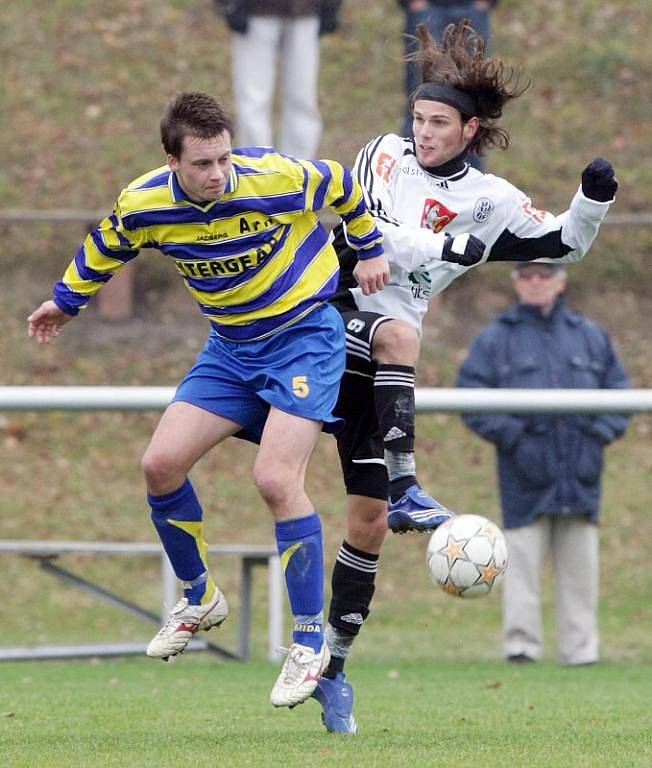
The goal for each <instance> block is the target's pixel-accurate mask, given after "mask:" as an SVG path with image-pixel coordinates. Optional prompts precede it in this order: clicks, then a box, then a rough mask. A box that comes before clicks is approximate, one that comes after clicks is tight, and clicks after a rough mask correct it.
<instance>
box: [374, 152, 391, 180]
mask: <svg viewBox="0 0 652 768" xmlns="http://www.w3.org/2000/svg"><path fill="white" fill-rule="evenodd" d="M395 169H396V158H394V157H392V156H391V155H388V154H387V152H381V154H380V155H379V156H378V162H377V163H376V173H377V174H378V176H379V177H380V178H381V179H382V180H383V181H384V182H385V184H388V183H389V180H390V179H391V178H392V174H393V173H394V170H395Z"/></svg>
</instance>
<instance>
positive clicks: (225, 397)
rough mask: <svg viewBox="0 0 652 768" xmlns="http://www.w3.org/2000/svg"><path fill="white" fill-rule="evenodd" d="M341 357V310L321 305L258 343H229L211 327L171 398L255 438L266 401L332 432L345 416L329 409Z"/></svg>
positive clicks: (342, 361) (262, 421) (333, 400)
mask: <svg viewBox="0 0 652 768" xmlns="http://www.w3.org/2000/svg"><path fill="white" fill-rule="evenodd" d="M345 358H346V352H345V341H344V324H343V322H342V316H341V315H340V313H339V312H338V311H337V310H336V309H335V308H334V307H331V306H330V305H329V304H323V305H322V306H320V307H319V308H317V309H316V310H314V311H313V312H311V313H310V314H309V315H308V316H307V317H304V318H303V319H302V320H299V321H298V322H297V323H294V325H291V326H290V327H289V328H286V329H285V330H283V331H279V332H278V333H275V334H274V335H273V336H270V337H269V338H268V339H263V340H262V341H251V342H232V341H226V340H225V339H221V338H219V337H218V336H217V335H216V334H214V333H211V334H210V335H209V337H208V341H207V342H206V346H205V347H204V349H203V351H202V352H201V353H200V355H199V357H198V358H197V362H196V363H195V365H194V366H193V367H192V368H191V369H190V371H189V372H188V374H187V375H186V377H185V379H184V380H183V381H182V382H181V384H180V385H179V387H178V389H177V391H176V393H175V395H174V398H173V399H172V402H183V403H190V404H191V405H196V406H197V407H198V408H203V409H204V410H205V411H209V412H210V413H214V414H216V415H217V416H222V417H224V418H225V419H230V420H231V421H234V422H235V423H236V424H239V425H240V426H241V427H242V431H241V432H239V433H238V435H237V437H243V438H245V439H247V440H251V441H252V442H255V443H259V442H260V438H261V436H262V433H263V428H264V426H265V421H266V419H267V414H268V413H269V407H270V406H274V408H278V409H279V410H281V411H285V412H286V413H291V414H292V415H294V416H300V417H301V418H304V419H312V420H313V421H321V422H323V429H324V431H325V432H337V431H339V430H340V429H341V428H342V426H343V424H344V422H343V420H342V419H339V418H337V417H336V416H333V409H334V408H335V404H336V402H337V396H338V393H339V387H340V379H341V378H342V374H343V373H344V367H345Z"/></svg>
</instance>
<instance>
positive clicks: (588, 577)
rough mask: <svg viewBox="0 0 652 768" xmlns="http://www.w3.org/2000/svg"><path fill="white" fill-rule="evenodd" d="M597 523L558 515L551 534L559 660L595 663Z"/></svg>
mask: <svg viewBox="0 0 652 768" xmlns="http://www.w3.org/2000/svg"><path fill="white" fill-rule="evenodd" d="M598 538H599V537H598V526H597V525H593V524H592V523H589V522H587V521H586V520H585V519H584V518H580V517H572V518H557V519H555V520H554V528H553V535H552V558H553V565H554V570H555V598H556V606H557V638H558V642H557V657H558V659H559V663H560V664H566V665H577V664H594V663H595V662H596V661H598V658H599V650H598V645H599V639H598V585H599V565H598V563H599V558H598V548H599V542H598Z"/></svg>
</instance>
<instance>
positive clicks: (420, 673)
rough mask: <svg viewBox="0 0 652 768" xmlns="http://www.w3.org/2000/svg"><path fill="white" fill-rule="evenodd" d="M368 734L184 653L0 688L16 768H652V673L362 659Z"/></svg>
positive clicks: (358, 670) (40, 676)
mask: <svg viewBox="0 0 652 768" xmlns="http://www.w3.org/2000/svg"><path fill="white" fill-rule="evenodd" d="M351 666H352V669H353V670H354V671H352V679H353V681H354V683H355V685H356V693H357V706H356V711H357V714H358V719H359V724H360V728H361V731H360V734H359V735H358V736H357V737H355V738H354V739H351V738H348V737H346V736H341V735H333V734H327V733H326V732H325V730H324V729H323V727H322V725H321V722H320V715H319V712H320V709H319V705H318V704H317V703H316V702H314V701H309V702H307V703H306V704H305V705H302V706H300V707H297V708H296V709H295V710H292V711H289V710H285V709H283V710H274V709H273V707H272V706H271V705H270V704H269V703H268V695H269V690H270V688H271V685H272V683H273V681H274V679H275V675H276V669H275V667H273V666H272V665H270V664H265V663H263V662H258V663H252V664H238V663H233V662H224V663H217V662H214V661H212V660H211V659H208V658H206V657H204V658H197V657H192V658H184V659H182V660H180V661H179V662H177V664H175V665H173V666H169V665H163V664H160V663H158V662H153V661H152V660H144V659H143V660H133V659H132V660H120V661H111V662H101V663H97V664H87V663H86V664H80V663H66V664H59V663H56V664H52V663H51V664H41V665H34V664H10V665H5V666H3V667H2V677H1V682H0V710H2V711H0V755H1V756H2V764H3V766H8V767H9V768H33V767H34V766H37V765H38V766H40V767H41V768H68V767H70V768H72V767H73V766H84V768H93V767H94V766H98V768H100V767H101V768H112V767H113V766H115V767H116V768H125V766H129V768H145V767H147V768H166V767H167V766H177V765H180V764H181V765H197V766H214V765H215V766H228V768H240V766H242V767H243V768H245V767H247V768H248V767H249V766H263V765H265V766H284V768H295V767H296V768H305V766H307V765H328V766H338V767H339V766H345V765H357V766H360V768H367V767H369V768H371V767H372V766H373V767H374V768H394V767H396V768H399V767H402V766H410V767H411V768H416V766H433V767H435V766H441V768H451V766H459V767H460V768H476V767H477V766H484V765H491V766H496V767H497V768H507V767H508V766H509V767H511V766H523V767H525V766H527V768H568V767H569V766H573V768H596V766H605V765H618V766H621V767H622V768H647V766H649V765H650V764H651V763H652V739H651V737H650V729H649V701H650V697H651V696H652V671H651V670H650V668H649V667H648V668H644V669H642V668H640V667H638V666H632V665H628V664H605V665H601V666H596V667H586V668H581V669H560V668H558V667H555V666H552V665H549V664H541V665H535V666H532V667H527V668H523V667H519V668H511V667H510V668H508V667H507V666H506V665H504V664H501V665H499V664H497V663H491V662H465V661H452V662H451V661H447V662H445V663H437V662H436V661H434V660H433V659H432V658H427V659H409V658H402V659H401V660H400V661H398V660H397V661H396V663H388V662H384V663H369V662H365V663H360V664H356V665H351Z"/></svg>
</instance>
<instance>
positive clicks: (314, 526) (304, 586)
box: [276, 512, 324, 651]
mask: <svg viewBox="0 0 652 768" xmlns="http://www.w3.org/2000/svg"><path fill="white" fill-rule="evenodd" d="M276 544H277V546H278V553H279V555H280V556H281V565H282V566H283V572H284V574H285V583H286V585H287V590H288V595H289V597H290V605H291V607H292V613H293V614H294V621H295V624H294V632H293V633H292V640H293V641H294V642H295V643H300V644H301V645H307V646H309V647H310V648H312V649H313V650H315V651H318V650H319V649H320V648H321V646H322V643H323V641H324V633H323V623H324V545H323V540H322V532H321V520H320V519H319V515H318V514H317V513H316V512H314V513H313V514H312V515H308V516H307V517H300V518H297V519H295V520H283V521H282V522H278V523H276Z"/></svg>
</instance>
